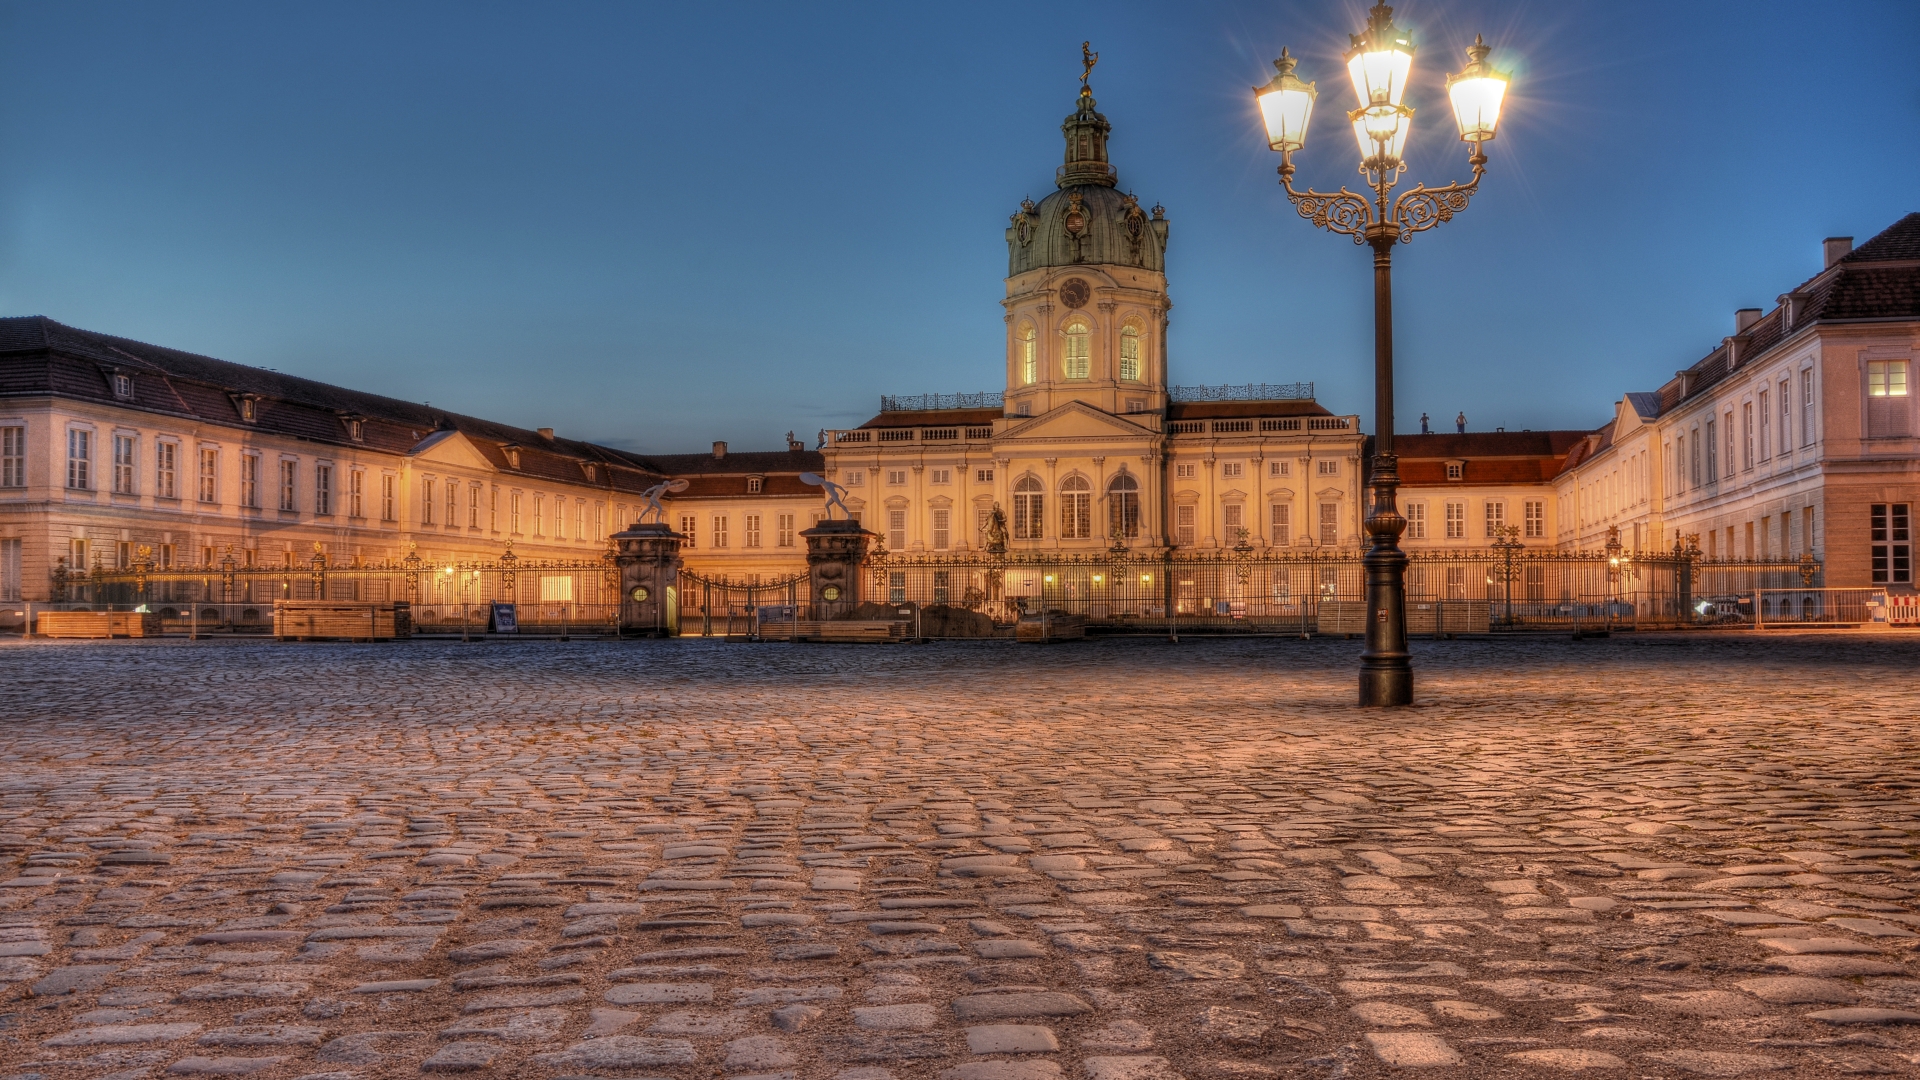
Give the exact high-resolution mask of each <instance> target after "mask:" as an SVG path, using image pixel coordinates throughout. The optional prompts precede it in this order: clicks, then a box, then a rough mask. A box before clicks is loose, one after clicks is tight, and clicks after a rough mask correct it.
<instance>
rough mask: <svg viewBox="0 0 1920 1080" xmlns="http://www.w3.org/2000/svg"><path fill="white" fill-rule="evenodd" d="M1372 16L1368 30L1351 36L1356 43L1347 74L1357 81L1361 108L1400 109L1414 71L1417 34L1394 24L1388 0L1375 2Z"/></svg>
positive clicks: (1354, 86)
mask: <svg viewBox="0 0 1920 1080" xmlns="http://www.w3.org/2000/svg"><path fill="white" fill-rule="evenodd" d="M1368 16H1369V17H1368V19H1367V28H1366V30H1364V31H1362V32H1360V33H1358V34H1348V35H1347V37H1348V38H1349V39H1350V40H1351V41H1352V42H1353V48H1351V49H1349V50H1348V51H1347V77H1348V78H1350V79H1352V80H1353V94H1354V96H1355V97H1357V98H1359V99H1360V107H1361V108H1363V109H1374V108H1378V107H1380V106H1383V105H1384V106H1387V107H1388V108H1393V109H1397V108H1399V107H1400V99H1401V98H1403V97H1405V96H1406V93H1407V77H1408V76H1409V75H1411V74H1412V73H1413V37H1412V35H1410V34H1408V33H1407V31H1405V30H1402V29H1401V28H1400V27H1398V26H1395V25H1393V9H1392V8H1390V7H1388V6H1387V5H1386V4H1384V3H1380V4H1375V5H1373V10H1372V11H1370V12H1368Z"/></svg>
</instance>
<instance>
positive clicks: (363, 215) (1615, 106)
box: [0, 0, 1920, 451]
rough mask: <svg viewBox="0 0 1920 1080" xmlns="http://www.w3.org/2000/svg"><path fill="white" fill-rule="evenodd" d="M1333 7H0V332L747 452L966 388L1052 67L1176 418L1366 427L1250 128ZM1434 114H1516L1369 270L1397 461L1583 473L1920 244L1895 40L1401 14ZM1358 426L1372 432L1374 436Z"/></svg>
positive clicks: (1429, 138) (1438, 179)
mask: <svg viewBox="0 0 1920 1080" xmlns="http://www.w3.org/2000/svg"><path fill="white" fill-rule="evenodd" d="M1365 7H1366V5H1365V4H1363V3H1361V2H1359V0H1343V2H1304V0H1282V2H1273V0H1267V2H1231V0H1188V2H1185V3H1180V4H1160V5H1149V4H1124V3H1114V4H1087V3H1072V4H1035V3H1019V4H1004V3H980V2H975V3H967V4H941V5H934V4H925V3H916V4H900V3H890V4H871V5H858V4H791V3H788V4H766V5H747V4H720V3H700V4H640V3H606V4H599V3H584V2H580V3H522V4H483V3H474V2H461V3H445V4H430V3H365V4H355V3H345V2H338V0H336V2H331V3H325V4H304V5H301V4H288V3H266V4H262V3H235V4H213V3H191V2H171V3H165V4H153V3H88V2H84V0H65V2H61V3H4V4H0V40H5V41H6V42H7V43H8V50H7V56H8V62H7V64H6V65H4V67H0V146H4V147H5V148H6V152H5V153H4V154H0V313H5V314H44V315H48V316H51V317H53V318H55V319H58V320H60V321H63V322H67V323H71V324H74V325H77V326H82V327H86V328H88V329H92V330H98V331H102V332H106V333H112V334H118V335H122V336H126V337H132V338H138V339H142V340H146V341H151V342H155V343H158V344H163V345H169V346H173V347H176V348H182V349H189V350H193V351H196V352H202V353H207V354H210V355H213V356H218V357H221V358H224V359H228V360H234V361H238V362H242V363H249V364H256V365H259V366H263V367H272V368H277V369H279V370H281V371H288V372H295V373H299V374H302V375H306V376H310V377H313V378H317V379H323V380H327V381H331V382H337V383H342V384H345V385H348V386H353V387H356V388H360V389H364V390H370V391H377V392H383V393H387V394H391V395H393V396H395V397H401V398H408V399H413V400H425V401H431V402H433V403H434V404H435V405H440V406H444V407H447V408H452V409H456V410H459V411H463V412H468V413H473V414H477V415H482V416H488V417H493V418H497V419H500V420H505V421H509V422H513V423H518V424H523V425H525V426H528V427H535V426H552V427H556V428H558V429H560V431H561V432H562V433H563V434H566V435H570V436H575V437H581V438H590V439H595V440H600V441H604V442H609V443H613V444H616V445H623V446H629V447H633V448H636V449H641V450H651V451H675V450H682V451H684V450H694V449H701V448H704V447H705V445H706V443H707V441H708V440H711V439H727V440H730V441H731V442H732V443H733V445H734V446H735V447H736V448H740V449H770V448H774V447H776V446H777V445H778V444H779V439H780V436H781V434H782V433H783V432H785V431H786V430H788V429H789V428H791V429H795V430H797V431H799V432H801V433H802V434H803V435H806V436H808V437H809V443H811V435H812V433H813V431H814V430H815V429H817V428H820V427H833V426H837V425H851V424H856V423H859V422H860V421H862V420H864V419H866V418H867V417H868V416H870V415H871V414H872V412H873V411H874V409H875V406H876V404H877V395H879V394H882V393H919V392H926V391H948V392H951V391H956V390H987V389H998V388H999V387H1000V385H1001V371H1002V361H1001V348H1002V344H1001V343H1002V334H1003V326H1002V322H1001V310H1000V308H999V306H998V301H999V299H1000V298H1001V296H1002V295H1003V294H1004V293H1003V287H1002V284H1001V278H1002V276H1003V275H1004V274H1005V272H1006V247H1005V242H1004V240H1003V238H1002V232H1003V230H1004V228H1005V227H1006V222H1007V215H1008V214H1010V213H1011V212H1013V211H1014V210H1015V209H1016V208H1017V206H1018V204H1019V201H1020V198H1021V197H1022V196H1023V195H1031V196H1033V197H1034V198H1035V199H1038V198H1040V197H1041V196H1043V195H1045V194H1046V193H1047V192H1048V191H1050V190H1052V179H1053V170H1054V167H1055V166H1056V165H1058V164H1059V161H1060V154H1061V144H1060V136H1059V125H1060V121H1061V119H1062V118H1063V117H1064V116H1066V115H1067V113H1069V112H1070V111H1071V110H1072V106H1073V99H1074V94H1075V91H1076V89H1077V79H1078V75H1079V50H1080V42H1081V40H1082V39H1087V38H1090V39H1092V41H1093V44H1094V47H1095V48H1096V49H1097V50H1098V51H1099V52H1100V54H1101V61H1100V66H1099V68H1098V70H1096V71H1095V72H1094V76H1093V87H1094V91H1095V94H1096V96H1097V98H1098V100H1099V103H1100V108H1101V111H1103V112H1104V113H1106V115H1107V117H1108V118H1109V119H1110V120H1111V121H1112V122H1113V124H1114V134H1113V140H1112V154H1113V160H1114V163H1115V164H1116V165H1117V166H1118V168H1119V172H1120V181H1121V184H1122V185H1123V186H1125V187H1127V188H1130V189H1131V190H1133V191H1134V192H1136V193H1137V194H1138V195H1139V196H1140V197H1141V201H1142V203H1143V204H1146V205H1151V204H1152V203H1154V202H1156V201H1157V202H1161V203H1164V204H1165V205H1166V207H1167V212H1168V216H1169V217H1170V218H1171V220H1172V243H1171V247H1170V251H1169V254H1168V260H1167V262H1168V272H1169V277H1170V279H1171V282H1172V291H1173V296H1174V301H1175V310H1174V312H1173V323H1172V331H1171V334H1172V342H1171V354H1172V363H1173V370H1174V381H1175V382H1176V383H1182V384H1193V383H1221V382H1249V381H1269V382H1284V381H1293V380H1296V379H1310V380H1313V381H1314V382H1316V383H1317V384H1318V388H1319V396H1320V399H1321V401H1322V402H1324V403H1325V404H1326V405H1327V406H1329V407H1330V408H1332V409H1334V410H1335V411H1339V412H1359V413H1362V414H1363V415H1365V414H1369V413H1370V412H1371V401H1372V392H1371V389H1370V388H1371V377H1372V374H1371V366H1372V314H1371V313H1372V306H1371V305H1372V300H1371V294H1370V269H1369V265H1370V264H1369V260H1368V256H1367V253H1366V251H1365V249H1363V248H1357V247H1355V246H1353V245H1352V244H1351V243H1350V242H1348V241H1347V240H1346V239H1345V238H1342V237H1337V236H1333V235H1330V234H1326V233H1321V232H1318V231H1316V230H1315V229H1314V228H1313V227H1312V226H1311V225H1310V224H1309V223H1307V222H1305V221H1303V220H1301V219H1299V218H1298V217H1297V216H1296V215H1295V214H1294V213H1293V211H1292V209H1291V208H1290V207H1289V206H1288V205H1287V203H1286V201H1285V199H1284V197H1283V196H1282V194H1281V193H1280V191H1279V190H1278V188H1277V187H1276V186H1275V183H1274V173H1273V169H1274V166H1275V165H1276V164H1277V163H1278V161H1277V157H1276V155H1273V154H1271V153H1270V152H1269V151H1268V150H1267V149H1266V146H1265V141H1264V139H1263V138H1262V137H1261V136H1260V133H1259V125H1258V121H1257V117H1256V114H1255V110H1254V107H1253V104H1252V96H1251V94H1250V92H1249V89H1248V88H1249V86H1251V85H1252V84H1254V83H1256V82H1265V81H1266V79H1267V78H1268V77H1269V76H1270V75H1271V72H1272V69H1271V67H1270V66H1269V63H1268V62H1269V60H1271V58H1272V57H1274V56H1276V55H1278V54H1279V51H1280V47H1281V46H1282V45H1286V46H1289V47H1291V49H1292V50H1293V52H1294V53H1295V54H1296V55H1298V56H1299V57H1300V58H1301V74H1302V75H1303V76H1305V77H1306V78H1310V79H1315V80H1318V82H1319V84H1320V89H1321V93H1322V96H1321V104H1320V109H1319V115H1318V118H1317V123H1316V126H1315V129H1314V131H1313V132H1312V133H1311V137H1310V139H1309V143H1308V146H1307V150H1306V152H1305V153H1304V154H1303V155H1302V156H1301V157H1300V159H1299V164H1300V166H1301V179H1302V180H1304V181H1308V182H1311V183H1313V184H1315V185H1316V186H1319V187H1322V188H1327V187H1338V186H1340V185H1341V184H1342V183H1350V182H1352V181H1353V180H1354V179H1355V173H1354V171H1353V162H1354V157H1355V152H1354V147H1353V144H1352V138H1351V136H1350V135H1349V133H1348V132H1347V131H1346V130H1343V128H1344V125H1343V124H1340V123H1338V122H1337V120H1338V117H1339V114H1340V113H1341V112H1343V111H1344V110H1346V109H1347V108H1350V107H1351V106H1352V104H1353V103H1352V101H1351V97H1352V91H1351V89H1350V88H1348V87H1347V85H1346V84H1345V79H1344V72H1343V71H1342V69H1341V67H1340V63H1339V54H1340V52H1341V50H1343V49H1344V47H1345V45H1346V33H1347V32H1348V31H1350V30H1355V29H1358V28H1359V27H1360V26H1361V24H1362V22H1363V21H1364V14H1365ZM1397 14H1398V18H1399V21H1400V22H1401V23H1402V24H1403V25H1410V26H1412V27H1413V28H1414V33H1415V41H1416V42H1417V43H1418V44H1419V47H1420V53H1419V59H1418V61H1417V63H1416V71H1415V75H1416V83H1415V86H1414V89H1413V91H1412V93H1411V95H1410V100H1411V101H1412V102H1413V103H1414V104H1415V105H1416V106H1417V107H1419V109H1420V113H1419V116H1418V118H1417V119H1416V121H1415V127H1414V134H1413V143H1412V149H1411V151H1410V155H1409V156H1410V159H1411V161H1412V168H1411V169H1410V170H1409V173H1408V182H1409V183H1411V182H1413V181H1417V180H1425V181H1428V182H1431V183H1436V184H1437V183H1444V182H1446V181H1449V180H1453V179H1461V178H1465V176H1466V175H1467V168H1466V160H1465V159H1466V154H1465V151H1464V148H1463V145H1462V144H1461V143H1459V142H1458V140H1457V138H1456V137H1455V135H1454V134H1453V132H1452V121H1451V119H1450V117H1449V116H1448V115H1447V111H1446V108H1445V102H1444V98H1443V95H1442V91H1441V80H1442V78H1443V76H1444V73H1445V72H1447V71H1450V70H1458V69H1459V67H1460V66H1461V64H1462V62H1463V57H1462V54H1461V50H1462V49H1463V48H1464V46H1466V45H1467V44H1469V43H1470V42H1471V41H1472V39H1473V35H1474V33H1475V32H1476V31H1478V32H1481V33H1484V34H1485V35H1486V37H1487V40H1488V41H1489V42H1490V43H1492V44H1493V45H1495V46H1496V51H1495V53H1494V60H1495V62H1496V64H1497V65H1498V66H1501V67H1504V68H1510V69H1512V70H1513V71H1514V72H1515V80H1514V88H1513V93H1512V95H1511V97H1510V99H1509V101H1510V104H1509V107H1508V111H1507V115H1506V118H1505V119H1504V120H1503V122H1502V125H1501V135H1500V138H1499V139H1498V140H1496V141H1495V142H1494V143H1493V144H1492V146H1491V156H1492V162H1491V166H1490V171H1489V174H1488V177H1487V180H1486V181H1485V183H1484V185H1483V187H1482V190H1481V192H1480V194H1479V196H1478V197H1477V198H1476V200H1475V202H1474V204H1473V205H1472V207H1471V208H1470V209H1469V210H1468V212H1467V213H1466V214H1465V215H1464V216H1463V217H1461V218H1459V219H1457V220H1456V221H1454V222H1453V223H1451V224H1448V225H1445V226H1442V227H1441V228H1440V229H1438V230H1436V231H1434V232H1429V233H1425V234H1422V235H1421V236H1419V237H1417V238H1416V239H1415V240H1414V242H1413V243H1411V244H1408V245H1403V246H1401V247H1400V248H1398V249H1397V251H1396V269H1397V273H1396V275H1395V294H1396V299H1397V301H1398V309H1397V314H1398V331H1399V333H1398V343H1399V348H1398V355H1399V361H1400V365H1399V371H1400V382H1399V387H1400V396H1399V414H1400V423H1399V425H1398V426H1399V428H1400V430H1403V431H1405V430H1409V429H1411V428H1413V427H1414V426H1415V425H1416V424H1417V420H1418V417H1419V415H1420V413H1421V412H1422V411H1426V412H1430V413H1432V414H1433V415H1434V417H1435V419H1436V420H1439V419H1440V418H1443V417H1445V418H1451V417H1452V416H1453V415H1454V413H1455V412H1457V411H1460V410H1462V409H1464V410H1465V411H1466V413H1467V415H1468V417H1469V419H1470V421H1471V423H1472V425H1473V427H1474V428H1475V429H1485V428H1491V427H1494V426H1496V425H1503V426H1506V427H1508V428H1509V429H1515V428H1522V427H1528V428H1536V429H1537V428H1544V427H1582V428H1586V427H1592V426H1595V425H1597V424H1599V423H1600V422H1602V421H1603V420H1605V419H1606V418H1607V417H1608V416H1609V415H1610V410H1611V407H1612V402H1614V401H1615V400H1616V399H1617V398H1618V397H1619V396H1620V395H1621V394H1622V393H1623V392H1625V391H1629V390H1651V389H1654V388H1656V387H1657V386H1659V385H1660V383H1661V382H1663V381H1664V380H1665V379H1667V378H1669V377H1671V376H1672V374H1673V372H1674V371H1675V370H1676V369H1678V368H1681V367H1684V366H1686V365H1687V364H1690V363H1692V362H1693V361H1695V360H1697V359H1698V358H1699V357H1700V356H1701V355H1703V354H1704V353H1705V352H1706V351H1708V350H1709V349H1711V348H1712V347H1713V346H1714V345H1715V344H1716V343H1717V342H1718V341H1719V339H1720V338H1721V337H1722V336H1723V335H1725V334H1727V333H1730V332H1731V329H1732V322H1733V312H1734V309H1736V308H1739V307H1745V306H1755V307H1770V306H1772V304H1773V301H1774V298H1775V297H1776V296H1778V295H1779V294H1780V293H1781V292H1783V291H1785V290H1786V289H1788V288H1789V287H1791V286H1793V285H1795V284H1797V283H1798V282H1800V281H1801V280H1803V279H1804V278H1806V277H1808V276H1810V275H1811V274H1813V273H1814V272H1816V271H1817V270H1818V269H1819V251H1820V240H1821V238H1822V237H1825V236H1829V235H1852V236H1855V237H1857V238H1859V239H1862V240H1864V239H1865V238H1866V237H1867V236H1869V235H1871V234H1873V233H1874V232H1876V231H1878V230H1879V229H1881V228H1883V227H1885V226H1886V225H1887V224H1888V223H1890V222H1892V221H1893V220H1895V219H1896V218H1898V217H1899V216H1900V215H1902V214H1904V213H1906V212H1909V211H1912V210H1917V209H1920V190H1916V182H1915V177H1916V176H1920V168H1917V166H1920V139H1917V138H1916V137H1915V136H1916V133H1917V132H1920V66H1916V65H1915V64H1914V63H1913V47H1914V42H1915V41H1916V40H1917V39H1920V3H1915V2H1914V0H1831V2H1828V3H1823V4H1807V3H1805V2H1804V0H1792V2H1773V0H1755V2H1746V3H1734V2H1719V0H1684V2H1682V3H1673V2H1671V0H1667V2H1658V3H1656V2H1650V0H1560V2H1551V3H1550V2H1544V0H1531V2H1529V0H1506V2H1500V3H1496V2H1492V0H1416V2H1409V3H1406V4H1403V5H1401V6H1400V7H1399V9H1398V13H1397ZM1369 422H1370V418H1369Z"/></svg>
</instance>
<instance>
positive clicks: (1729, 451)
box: [1725, 409, 1733, 476]
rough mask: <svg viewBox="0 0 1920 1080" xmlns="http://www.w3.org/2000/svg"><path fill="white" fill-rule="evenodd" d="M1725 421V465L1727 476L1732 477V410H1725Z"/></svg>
mask: <svg viewBox="0 0 1920 1080" xmlns="http://www.w3.org/2000/svg"><path fill="white" fill-rule="evenodd" d="M1726 421H1727V426H1726V444H1727V445H1726V448H1725V449H1726V452H1727V456H1726V458H1725V461H1726V465H1727V475H1728V476H1732V475H1733V410H1732V409H1728V410H1727V415H1726Z"/></svg>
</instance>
